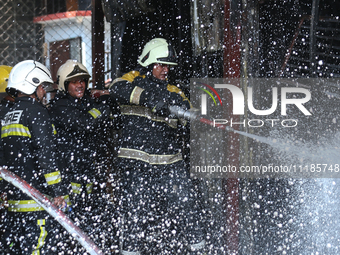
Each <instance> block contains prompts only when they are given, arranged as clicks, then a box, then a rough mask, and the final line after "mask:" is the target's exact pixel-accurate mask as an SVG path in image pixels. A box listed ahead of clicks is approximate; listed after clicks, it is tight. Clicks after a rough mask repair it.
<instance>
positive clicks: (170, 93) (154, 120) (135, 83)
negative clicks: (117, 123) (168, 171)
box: [110, 71, 190, 164]
mask: <svg viewBox="0 0 340 255" xmlns="http://www.w3.org/2000/svg"><path fill="white" fill-rule="evenodd" d="M110 95H111V98H112V99H115V100H117V102H118V103H119V104H120V109H121V114H122V122H123V128H122V141H121V149H120V152H119V155H118V156H119V157H123V158H134V159H140V160H142V161H147V162H148V159H147V158H153V159H151V161H150V162H149V163H151V164H158V163H160V164H169V163H173V161H171V160H173V158H169V157H163V156H167V155H168V156H170V155H180V154H181V150H182V146H183V144H182V138H181V135H182V134H183V133H182V131H183V126H184V125H185V124H186V122H185V121H184V120H179V119H177V118H176V117H171V116H169V115H167V114H155V113H154V112H153V109H154V107H155V106H156V105H157V104H158V103H159V102H160V101H162V102H164V104H165V105H166V104H169V105H178V106H182V107H183V108H185V109H189V108H190V103H189V100H188V99H187V98H186V97H185V95H184V93H183V92H182V91H181V90H180V89H179V88H177V87H176V86H173V85H169V84H168V83H167V82H166V81H161V80H158V79H154V78H151V77H148V76H145V75H141V74H140V72H138V71H131V72H129V73H127V74H125V75H124V76H123V77H121V78H119V79H117V80H115V81H114V82H113V84H112V86H111V87H110ZM150 155H151V156H150ZM153 155H154V156H153ZM157 155H158V156H157ZM157 157H158V159H157ZM181 157H182V155H180V157H177V159H176V160H181ZM169 160H170V161H169ZM157 161H159V162H158V163H157Z"/></svg>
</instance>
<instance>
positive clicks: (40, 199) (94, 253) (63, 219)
mask: <svg viewBox="0 0 340 255" xmlns="http://www.w3.org/2000/svg"><path fill="white" fill-rule="evenodd" d="M0 176H1V177H2V178H3V179H4V180H6V181H7V182H9V183H11V184H12V185H14V186H15V187H17V188H18V189H20V190H21V191H22V192H24V193H25V194H26V195H28V196H30V197H31V198H32V199H34V201H36V202H37V203H38V204H39V205H40V206H41V207H43V208H44V209H45V211H46V212H48V213H49V214H50V215H51V216H52V217H53V218H54V219H55V220H56V221H58V222H59V223H60V224H61V225H62V226H63V227H64V228H65V229H66V230H67V232H69V233H70V235H71V236H72V237H74V238H75V239H76V240H78V242H79V243H80V244H81V245H82V246H83V247H84V248H85V249H86V250H87V251H88V252H89V253H90V254H91V255H102V254H103V252H102V251H101V250H100V249H99V248H98V247H97V245H96V244H95V243H94V242H93V241H92V240H91V239H90V238H89V237H88V236H87V235H86V234H85V233H84V232H83V231H82V230H81V229H80V228H79V227H77V226H76V225H75V224H74V223H73V221H72V220H71V219H70V218H69V217H68V216H67V215H66V214H64V213H63V212H62V211H61V210H59V208H58V207H57V206H56V205H54V204H52V203H51V201H50V200H49V199H48V198H47V197H46V196H44V195H43V194H42V193H40V192H39V191H38V190H37V189H35V188H33V187H32V186H31V185H29V184H28V183H27V182H26V181H25V180H23V179H21V178H20V177H19V176H17V175H16V174H14V173H12V172H11V171H8V170H7V169H5V168H2V167H0Z"/></svg>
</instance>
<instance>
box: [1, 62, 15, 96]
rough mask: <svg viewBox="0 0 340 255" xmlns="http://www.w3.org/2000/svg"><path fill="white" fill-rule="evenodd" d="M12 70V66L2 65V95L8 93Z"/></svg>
mask: <svg viewBox="0 0 340 255" xmlns="http://www.w3.org/2000/svg"><path fill="white" fill-rule="evenodd" d="M12 68H13V67H11V66H5V65H0V93H6V87H7V82H8V77H9V73H10V72H11V70H12ZM4 95H5V94H4Z"/></svg>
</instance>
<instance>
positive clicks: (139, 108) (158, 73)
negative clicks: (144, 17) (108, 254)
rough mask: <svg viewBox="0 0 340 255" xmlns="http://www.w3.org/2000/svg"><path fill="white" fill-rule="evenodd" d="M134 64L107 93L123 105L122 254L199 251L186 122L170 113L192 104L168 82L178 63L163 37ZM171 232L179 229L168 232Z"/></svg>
mask: <svg viewBox="0 0 340 255" xmlns="http://www.w3.org/2000/svg"><path fill="white" fill-rule="evenodd" d="M137 62H138V64H139V65H138V66H137V67H136V68H135V69H134V70H132V71H130V72H129V73H126V74H124V75H123V76H122V77H120V78H118V79H116V80H115V81H113V83H112V84H111V87H110V90H109V92H110V96H111V99H112V100H116V101H117V102H118V103H119V105H120V107H121V115H122V116H121V119H122V125H123V128H122V130H121V146H120V149H119V151H118V158H117V160H116V162H117V163H116V166H117V167H118V169H119V170H118V172H119V173H121V182H122V183H121V187H122V189H121V190H122V194H124V196H122V197H121V201H120V203H119V204H120V205H121V210H119V211H120V212H122V214H123V215H122V218H123V219H124V222H123V224H122V233H123V234H122V235H123V242H122V245H121V247H122V250H121V253H122V254H130V255H134V254H136V255H137V254H150V253H155V254H156V253H157V254H163V253H164V252H166V250H171V246H172V245H175V243H176V242H177V244H178V246H177V247H180V246H181V245H180V244H183V243H187V244H188V246H187V247H183V246H182V247H183V248H181V249H182V250H180V251H179V250H178V251H177V253H178V254H191V253H190V252H202V251H203V250H204V246H205V237H204V231H203V229H204V228H203V226H202V225H201V224H202V223H201V220H200V219H199V218H198V215H200V213H199V208H198V207H197V205H198V204H199V203H198V201H196V199H195V195H194V194H193V193H194V189H193V183H192V182H191V179H190V177H189V174H188V171H187V169H186V165H185V162H184V160H183V142H184V138H185V135H187V134H189V133H190V132H189V130H188V129H187V125H186V122H185V120H183V119H180V118H177V117H175V116H172V115H170V112H169V109H168V106H169V105H176V106H179V107H181V108H183V109H185V110H188V109H189V108H190V106H191V105H190V102H189V100H188V98H187V97H186V96H185V95H184V93H183V92H182V91H181V90H180V89H179V88H178V87H177V86H174V85H170V84H169V83H168V77H167V76H168V73H169V71H170V68H169V66H170V65H177V60H176V53H175V50H174V49H173V47H172V46H171V45H170V44H169V43H168V42H167V41H166V40H165V39H163V38H155V39H153V40H151V41H149V42H148V43H146V45H145V47H144V49H143V52H142V54H141V55H140V57H139V59H138V60H137ZM94 92H95V91H94ZM94 92H93V93H94ZM136 169H138V171H136ZM179 187H180V188H179ZM184 201H185V202H184ZM174 215H175V216H178V217H177V218H176V221H175V220H173V219H174V218H173V217H174ZM196 216H197V217H196ZM164 222H171V226H170V227H165V225H166V224H164ZM169 229H176V230H177V231H175V234H174V233H172V234H169V233H170V232H167V231H169ZM162 233H164V234H162ZM165 233H167V234H165ZM154 234H156V235H159V237H158V238H157V241H158V240H161V242H162V243H161V244H159V247H163V248H162V249H164V250H162V249H160V250H157V251H154V250H152V248H150V243H149V242H148V240H147V237H148V236H150V235H154ZM182 238H183V239H182ZM155 245H156V244H155ZM148 247H149V248H148Z"/></svg>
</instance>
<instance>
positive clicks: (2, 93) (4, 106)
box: [0, 65, 14, 240]
mask: <svg viewBox="0 0 340 255" xmlns="http://www.w3.org/2000/svg"><path fill="white" fill-rule="evenodd" d="M11 70H12V67H11V66H5V65H1V66H0V97H1V98H2V100H1V103H0V113H1V114H2V115H4V113H7V111H8V109H9V108H10V107H11V106H13V104H14V98H12V97H11V96H10V95H8V94H7V93H6V87H7V82H8V77H9V73H10V72H11ZM0 148H2V146H1V145H0ZM1 155H2V151H1V152H0V166H3V165H5V164H6V163H5V162H4V161H3V160H4V159H3V158H2V157H1ZM4 185H5V181H4V180H2V178H1V177H0V187H1V188H0V213H1V214H0V215H1V218H0V229H1V232H0V238H1V237H2V233H3V230H4V227H3V226H2V224H3V219H4V218H5V217H6V211H5V207H7V205H8V203H7V194H6V193H5V192H3V190H4V189H5V188H4V187H5V186H4ZM0 240H1V239H0Z"/></svg>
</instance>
